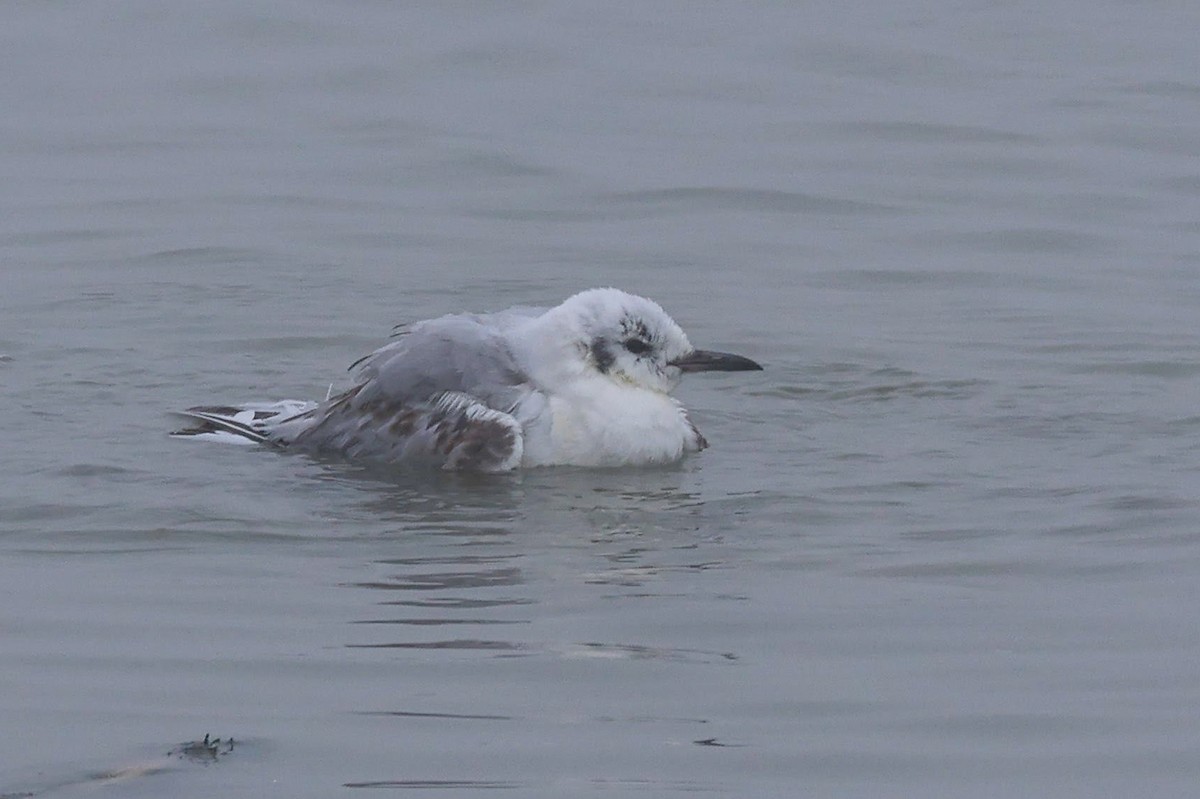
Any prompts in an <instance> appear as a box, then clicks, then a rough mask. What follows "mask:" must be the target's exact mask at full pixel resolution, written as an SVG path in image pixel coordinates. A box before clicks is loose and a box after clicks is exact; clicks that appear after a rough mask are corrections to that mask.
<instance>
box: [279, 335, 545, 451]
mask: <svg viewBox="0 0 1200 799" xmlns="http://www.w3.org/2000/svg"><path fill="white" fill-rule="evenodd" d="M506 329H507V325H496V324H493V323H490V321H489V317H477V316H467V315H462V316H448V317H442V318H441V319H434V320H430V321H427V322H420V323H418V324H416V325H414V326H412V327H411V328H409V329H407V330H406V331H405V332H404V333H403V334H402V335H401V337H400V338H399V339H398V340H396V341H394V342H392V343H390V344H388V345H386V346H384V347H381V348H379V349H378V350H376V351H375V352H373V353H371V354H370V355H368V356H367V357H366V358H364V359H363V360H362V361H361V362H360V363H361V370H360V372H359V375H358V381H357V383H356V384H355V385H354V386H353V387H352V388H350V389H349V390H348V391H345V392H343V393H342V394H339V395H337V396H335V397H332V398H330V399H329V400H327V401H325V402H323V403H321V404H320V405H319V406H318V407H316V408H315V409H313V410H311V411H309V412H307V413H305V414H302V415H301V416H297V417H294V418H292V419H289V420H288V421H287V422H285V423H283V424H280V425H279V426H278V427H276V428H275V429H274V430H272V431H271V438H272V439H273V440H274V441H276V442H278V443H282V444H286V445H289V446H295V447H298V448H302V449H306V450H315V451H335V452H340V453H343V454H345V455H348V456H351V457H364V458H368V459H371V460H380V461H386V462H392V463H409V462H429V463H432V464H434V465H437V466H441V467H442V468H447V469H473V470H480V471H501V470H504V469H510V468H513V466H515V465H516V464H517V463H519V462H520V459H521V454H522V451H523V447H524V442H523V431H522V423H521V421H519V419H525V418H529V417H530V416H531V415H536V414H537V412H538V410H540V408H541V407H542V406H543V405H544V403H545V400H544V397H542V395H541V394H540V393H538V392H537V391H536V390H535V389H534V388H533V386H532V385H531V384H530V383H529V380H528V378H527V377H526V375H525V374H524V372H523V371H522V370H521V368H520V366H519V365H518V364H517V362H516V360H515V358H514V357H513V355H512V352H511V350H510V349H509V345H508V340H507V338H506V336H505V335H504V331H505V330H506Z"/></svg>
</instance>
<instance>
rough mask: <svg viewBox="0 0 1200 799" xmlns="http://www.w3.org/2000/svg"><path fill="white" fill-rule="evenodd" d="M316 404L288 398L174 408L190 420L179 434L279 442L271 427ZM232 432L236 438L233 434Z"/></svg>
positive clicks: (302, 413) (240, 440) (263, 442)
mask: <svg viewBox="0 0 1200 799" xmlns="http://www.w3.org/2000/svg"><path fill="white" fill-rule="evenodd" d="M314 407H316V403H313V402H300V401H297V400H284V401H283V402H274V403H247V404H246V405H240V406H233V405H200V406H197V407H194V408H188V409H187V410H184V411H174V415H175V416H179V417H182V418H184V419H186V420H187V421H188V422H189V426H188V427H185V428H183V429H182V430H176V431H174V432H173V433H171V435H173V436H177V437H190V436H203V437H205V438H220V439H224V440H226V441H237V442H242V443H244V442H246V441H250V442H253V443H256V444H278V443H281V442H278V441H276V440H275V439H274V438H272V436H271V431H272V430H273V429H274V428H275V427H277V426H278V425H280V424H282V423H283V422H288V421H291V420H293V419H295V418H297V417H298V416H303V415H304V414H306V413H308V412H309V411H311V410H312V409H313V408H314ZM230 436H232V437H233V438H230Z"/></svg>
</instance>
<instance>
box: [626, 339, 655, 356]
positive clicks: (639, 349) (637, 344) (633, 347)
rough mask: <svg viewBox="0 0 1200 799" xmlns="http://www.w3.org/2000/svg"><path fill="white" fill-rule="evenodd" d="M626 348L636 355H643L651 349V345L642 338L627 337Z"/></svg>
mask: <svg viewBox="0 0 1200 799" xmlns="http://www.w3.org/2000/svg"><path fill="white" fill-rule="evenodd" d="M625 349H627V350H629V351H630V352H632V353H633V354H634V355H642V354H644V353H647V352H649V351H650V345H649V344H647V343H646V342H644V341H642V340H641V339H640V338H627V339H625Z"/></svg>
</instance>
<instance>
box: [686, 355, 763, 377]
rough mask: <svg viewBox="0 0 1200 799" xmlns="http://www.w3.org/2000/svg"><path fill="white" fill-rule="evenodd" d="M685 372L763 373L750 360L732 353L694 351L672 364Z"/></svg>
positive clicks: (760, 368)
mask: <svg viewBox="0 0 1200 799" xmlns="http://www.w3.org/2000/svg"><path fill="white" fill-rule="evenodd" d="M670 365H671V366H678V367H679V368H680V370H682V371H684V372H761V371H762V367H761V366H759V365H758V364H757V363H755V362H754V361H752V360H750V359H749V358H744V357H742V356H741V355H734V354H733V353H731V352H713V351H712V350H692V351H691V352H689V353H688V354H687V355H684V356H683V357H682V358H676V359H675V360H673V361H671V362H670Z"/></svg>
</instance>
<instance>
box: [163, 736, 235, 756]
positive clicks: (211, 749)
mask: <svg viewBox="0 0 1200 799" xmlns="http://www.w3.org/2000/svg"><path fill="white" fill-rule="evenodd" d="M232 751H233V738H232V736H231V737H229V738H226V739H224V740H222V739H220V738H212V737H210V736H209V735H208V734H207V733H206V734H205V736H204V740H203V741H188V742H187V743H184V744H180V745H179V746H177V747H176V748H174V749H172V750H171V751H170V752H168V753H167V754H169V755H170V756H171V757H178V758H179V759H181V760H190V761H192V762H193V763H215V762H216V761H217V759H218V758H221V757H224V756H225V755H227V754H229V753H230V752H232Z"/></svg>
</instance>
